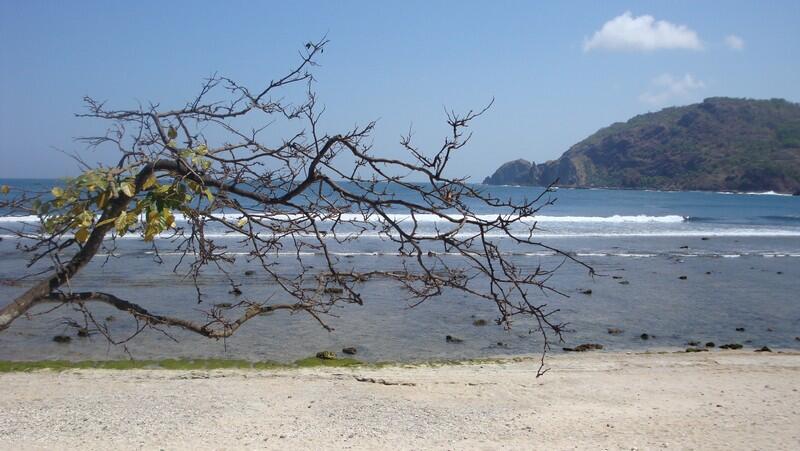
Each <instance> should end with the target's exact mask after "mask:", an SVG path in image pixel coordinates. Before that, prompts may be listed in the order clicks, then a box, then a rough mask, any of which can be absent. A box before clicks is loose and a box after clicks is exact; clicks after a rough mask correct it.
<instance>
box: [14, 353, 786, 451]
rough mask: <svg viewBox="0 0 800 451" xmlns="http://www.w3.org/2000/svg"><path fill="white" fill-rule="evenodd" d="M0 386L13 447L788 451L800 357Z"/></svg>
mask: <svg viewBox="0 0 800 451" xmlns="http://www.w3.org/2000/svg"><path fill="white" fill-rule="evenodd" d="M548 363H549V364H550V366H551V368H552V370H551V371H550V372H549V373H547V374H546V375H545V376H544V377H541V378H538V379H537V378H535V374H536V368H537V366H538V362H537V361H536V360H534V359H530V360H521V361H508V362H503V363H486V364H465V365H446V366H427V365H415V366H390V367H383V368H375V367H361V368H315V369H302V370H274V371H253V370H251V371H247V370H215V371H167V370H132V371H113V370H71V371H65V372H60V373H59V372H53V371H40V372H34V373H6V374H2V375H0V385H2V387H3V388H4V394H3V396H2V397H0V412H1V413H0V443H3V444H4V445H3V447H4V448H7V449H54V448H58V449H82V450H87V449H140V448H144V449H159V448H163V449H197V448H203V449H242V448H249V449H255V448H259V449H261V448H267V449H385V448H391V449H420V448H430V449H498V448H510V449H574V448H578V449H654V448H668V449H704V450H706V449H798V448H800V392H798V390H800V353H796V352H786V353H755V352H753V351H752V350H747V351H712V352H703V353H696V354H686V353H672V352H670V353H663V354H626V353H582V354H578V355H559V356H554V357H552V358H550V359H549V360H548Z"/></svg>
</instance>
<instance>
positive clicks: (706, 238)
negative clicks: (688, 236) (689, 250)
mask: <svg viewBox="0 0 800 451" xmlns="http://www.w3.org/2000/svg"><path fill="white" fill-rule="evenodd" d="M700 239H701V240H703V241H708V240H710V239H711V238H709V237H707V236H704V237H703V238H700Z"/></svg>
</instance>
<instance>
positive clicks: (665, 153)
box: [484, 97, 800, 193]
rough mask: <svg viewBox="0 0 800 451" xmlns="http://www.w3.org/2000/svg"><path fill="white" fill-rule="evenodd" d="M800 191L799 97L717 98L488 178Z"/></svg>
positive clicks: (617, 128)
mask: <svg viewBox="0 0 800 451" xmlns="http://www.w3.org/2000/svg"><path fill="white" fill-rule="evenodd" d="M556 179H558V185H560V186H574V187H610V188H651V189H664V190H714V191H776V192H784V193H798V192H800V104H796V103H791V102H787V101H785V100H780V99H772V100H749V99H732V98H724V97H716V98H710V99H706V100H704V101H703V102H702V103H698V104H694V105H688V106H683V107H673V108H666V109H664V110H661V111H659V112H657V113H648V114H642V115H639V116H636V117H634V118H632V119H631V120H629V121H627V122H625V123H616V124H612V125H611V126H609V127H606V128H603V129H600V130H599V131H598V132H597V133H595V134H593V135H591V136H589V137H588V138H586V139H584V140H583V141H581V142H579V143H577V144H575V145H574V146H572V147H571V148H570V149H569V150H567V151H566V152H565V153H564V154H563V155H562V156H561V157H560V158H559V159H557V160H553V161H548V162H546V163H542V164H538V165H537V164H533V163H530V162H528V161H526V160H515V161H510V162H508V163H505V164H503V165H502V166H501V167H500V168H499V169H497V171H495V173H494V174H493V175H492V176H490V177H487V178H486V179H485V180H484V183H487V184H491V185H548V184H550V183H551V182H553V181H554V180H556Z"/></svg>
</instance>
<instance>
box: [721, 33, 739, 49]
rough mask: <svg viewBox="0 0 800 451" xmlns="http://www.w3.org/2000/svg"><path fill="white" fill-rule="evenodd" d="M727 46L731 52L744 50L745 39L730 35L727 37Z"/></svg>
mask: <svg viewBox="0 0 800 451" xmlns="http://www.w3.org/2000/svg"><path fill="white" fill-rule="evenodd" d="M725 45H727V46H728V48H729V49H731V50H742V49H743V48H744V39H742V38H740V37H739V36H736V35H735V34H729V35H728V36H725Z"/></svg>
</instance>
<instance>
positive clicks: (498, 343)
mask: <svg viewBox="0 0 800 451" xmlns="http://www.w3.org/2000/svg"><path fill="white" fill-rule="evenodd" d="M497 346H500V347H501V348H507V347H508V345H507V344H505V343H503V342H502V341H498V342H497Z"/></svg>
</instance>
